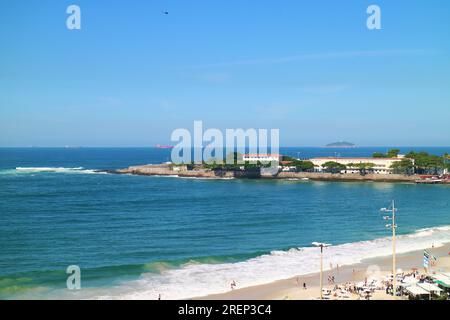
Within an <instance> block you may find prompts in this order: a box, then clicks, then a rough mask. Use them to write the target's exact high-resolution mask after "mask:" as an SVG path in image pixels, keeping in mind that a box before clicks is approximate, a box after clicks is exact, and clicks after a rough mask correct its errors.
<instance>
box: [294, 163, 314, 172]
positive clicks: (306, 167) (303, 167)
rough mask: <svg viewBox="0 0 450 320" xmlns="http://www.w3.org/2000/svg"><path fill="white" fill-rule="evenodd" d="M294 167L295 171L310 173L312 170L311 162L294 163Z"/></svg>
mask: <svg viewBox="0 0 450 320" xmlns="http://www.w3.org/2000/svg"><path fill="white" fill-rule="evenodd" d="M294 166H295V167H296V168H297V171H302V172H303V171H311V170H313V169H314V164H313V163H312V162H311V161H296V162H295V163H294Z"/></svg>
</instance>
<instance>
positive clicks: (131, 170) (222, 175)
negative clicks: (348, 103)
mask: <svg viewBox="0 0 450 320" xmlns="http://www.w3.org/2000/svg"><path fill="white" fill-rule="evenodd" d="M108 173H113V174H132V175H143V176H172V177H173V176H178V177H181V178H203V179H231V178H237V179H239V178H253V179H273V180H312V181H336V182H352V181H353V182H402V183H416V181H417V180H418V179H420V176H419V175H400V174H366V175H361V174H358V173H336V174H333V173H318V172H279V173H278V174H276V175H258V174H256V175H255V173H254V172H251V173H250V174H246V173H245V172H235V171H225V172H224V171H214V170H209V169H194V170H187V169H185V168H182V169H178V170H175V169H174V167H172V166H171V165H169V164H155V165H150V164H149V165H139V166H131V167H128V168H125V169H118V170H111V171H108Z"/></svg>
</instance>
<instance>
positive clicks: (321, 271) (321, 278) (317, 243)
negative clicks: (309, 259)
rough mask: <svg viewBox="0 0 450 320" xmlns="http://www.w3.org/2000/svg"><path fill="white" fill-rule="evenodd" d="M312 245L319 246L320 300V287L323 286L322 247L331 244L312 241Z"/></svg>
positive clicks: (321, 296)
mask: <svg viewBox="0 0 450 320" xmlns="http://www.w3.org/2000/svg"><path fill="white" fill-rule="evenodd" d="M312 245H313V246H315V247H320V300H322V299H323V292H322V287H323V248H324V247H329V246H331V244H329V243H320V242H313V243H312Z"/></svg>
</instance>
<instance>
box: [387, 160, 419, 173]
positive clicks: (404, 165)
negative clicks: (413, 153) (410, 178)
mask: <svg viewBox="0 0 450 320" xmlns="http://www.w3.org/2000/svg"><path fill="white" fill-rule="evenodd" d="M391 169H393V170H394V173H397V174H411V173H412V172H414V164H413V163H412V161H411V160H410V159H406V158H405V159H402V160H401V161H396V162H394V163H393V164H392V165H391Z"/></svg>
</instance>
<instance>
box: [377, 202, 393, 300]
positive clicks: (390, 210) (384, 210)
mask: <svg viewBox="0 0 450 320" xmlns="http://www.w3.org/2000/svg"><path fill="white" fill-rule="evenodd" d="M380 211H382V212H390V213H391V216H384V217H383V219H384V220H387V221H389V220H391V221H392V223H390V224H386V228H389V229H392V274H393V276H394V278H393V279H392V287H393V288H392V293H393V296H394V297H396V296H397V295H396V294H397V266H396V243H395V242H396V234H395V230H396V229H397V225H396V224H395V212H396V211H397V209H396V208H395V201H394V200H392V204H391V207H390V208H382V209H381V210H380Z"/></svg>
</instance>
